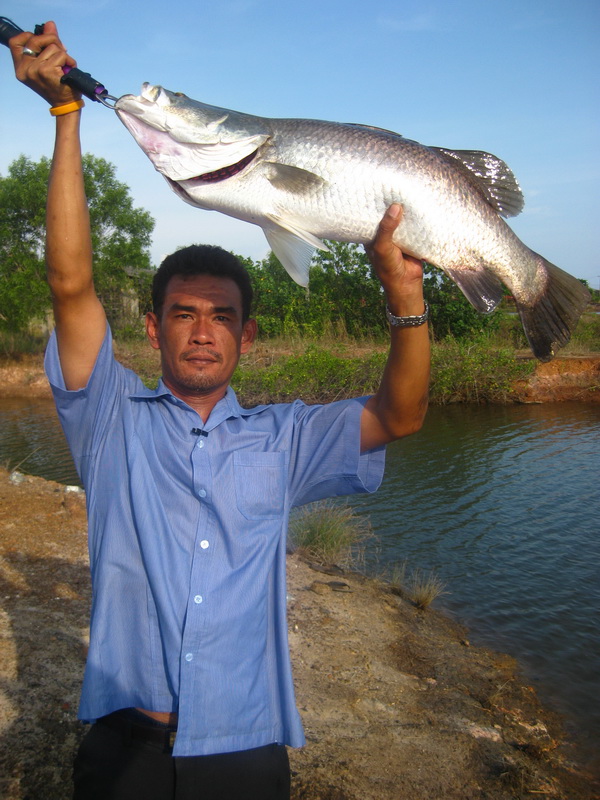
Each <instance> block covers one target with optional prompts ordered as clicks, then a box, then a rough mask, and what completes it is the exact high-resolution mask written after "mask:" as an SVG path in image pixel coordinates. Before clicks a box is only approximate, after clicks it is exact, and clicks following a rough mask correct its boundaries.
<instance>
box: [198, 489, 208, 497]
mask: <svg viewBox="0 0 600 800" xmlns="http://www.w3.org/2000/svg"><path fill="white" fill-rule="evenodd" d="M198 495H199V496H200V497H206V489H200V491H199V492H198Z"/></svg>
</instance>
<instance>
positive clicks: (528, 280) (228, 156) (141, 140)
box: [115, 84, 590, 361]
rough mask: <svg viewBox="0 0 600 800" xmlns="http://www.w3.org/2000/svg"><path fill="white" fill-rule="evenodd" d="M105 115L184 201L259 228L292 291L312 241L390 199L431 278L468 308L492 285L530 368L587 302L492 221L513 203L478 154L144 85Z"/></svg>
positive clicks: (511, 210)
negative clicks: (512, 307) (447, 281)
mask: <svg viewBox="0 0 600 800" xmlns="http://www.w3.org/2000/svg"><path fill="white" fill-rule="evenodd" d="M115 108H116V111H117V113H118V115H119V117H120V119H121V121H122V122H123V123H124V124H125V126H126V127H127V128H128V130H129V131H130V132H131V134H132V135H133V136H134V138H135V139H136V141H137V142H138V144H139V145H140V147H141V148H142V149H143V150H144V152H145V153H146V154H147V155H148V157H149V158H150V160H151V161H152V163H153V164H154V166H155V168H156V169H157V170H158V171H159V172H160V173H161V174H162V175H163V176H164V177H165V178H166V179H167V180H168V182H169V184H170V186H171V188H172V189H173V190H174V191H176V192H177V194H178V195H179V196H180V197H181V198H182V199H183V200H185V202H187V203H190V204H191V205H194V206H197V207H199V208H204V209H211V210H216V211H220V212H222V213H225V214H228V215H229V216H232V217H236V218H238V219H241V220H245V221H247V222H251V223H253V224H256V225H259V226H260V227H261V228H262V229H263V231H264V233H265V236H266V237H267V240H268V242H269V244H270V246H271V249H272V250H273V252H274V253H275V255H276V256H277V258H278V259H279V261H280V262H281V263H282V264H283V266H284V267H285V268H286V270H287V271H288V272H289V274H290V275H291V276H292V277H293V278H294V280H296V281H297V282H298V283H300V284H301V285H303V286H306V285H307V284H308V272H309V267H310V262H311V259H312V256H313V254H314V251H315V249H316V248H321V249H327V248H326V245H325V244H324V243H323V241H322V240H323V239H333V240H336V241H348V242H356V243H362V244H367V243H368V242H370V241H372V240H373V238H374V236H375V234H376V231H377V227H378V225H379V222H380V220H381V218H382V216H383V214H384V212H385V210H386V208H388V207H389V206H390V205H391V204H392V203H400V204H401V205H402V207H403V217H402V221H401V223H400V225H399V226H398V228H397V230H396V233H395V242H396V243H397V244H398V246H399V247H400V248H401V249H402V250H403V252H405V253H407V254H409V255H412V256H415V257H416V258H420V259H422V260H425V261H427V262H429V263H431V264H434V265H435V266H437V267H440V268H441V269H442V270H444V271H445V272H446V274H447V275H449V277H450V278H451V279H452V280H453V281H455V282H456V284H457V285H458V286H459V287H460V289H461V290H462V291H463V293H464V294H465V296H466V297H467V299H468V300H469V301H470V302H471V303H472V304H473V306H474V307H475V308H476V309H477V310H479V311H481V312H484V313H488V312H490V311H492V310H493V309H494V308H495V306H496V305H497V304H498V302H499V301H500V299H501V298H502V295H503V293H504V291H505V288H504V287H506V289H508V291H510V293H511V294H512V296H513V297H514V299H515V303H516V306H517V310H518V312H519V315H520V317H521V322H522V324H523V328H524V330H525V334H526V335H527V338H528V340H529V343H530V346H531V348H532V350H533V352H534V354H535V356H536V357H537V358H539V359H540V360H543V361H546V360H549V359H550V358H552V356H553V355H554V354H555V352H556V350H557V349H558V348H560V347H562V346H563V345H565V344H566V343H567V342H568V340H569V338H570V335H571V331H572V330H573V328H574V326H575V325H576V324H577V321H578V319H579V317H580V315H581V313H582V311H583V309H584V308H585V306H586V305H587V303H588V302H589V299H590V296H589V292H588V291H587V289H586V288H585V287H584V286H583V284H582V283H581V282H580V281H578V280H577V279H576V278H574V277H573V276H572V275H569V274H568V273H566V272H564V271H563V270H560V269H559V268H558V267H556V266H554V265H553V264H551V263H550V262H548V261H547V260H546V259H544V258H543V257H542V256H540V255H539V254H537V253H535V252H534V251H532V250H530V249H529V248H528V247H527V246H526V245H525V244H524V243H523V242H521V240H520V239H519V238H518V237H517V236H516V235H515V234H514V232H513V231H512V230H511V228H510V227H509V226H508V225H507V223H506V222H505V221H504V219H502V217H503V216H514V215H515V214H518V213H519V212H520V211H521V209H522V207H523V196H522V193H521V190H520V188H519V185H518V183H517V181H516V179H515V178H514V176H513V174H512V172H511V171H510V169H509V168H508V167H507V166H506V164H505V163H504V162H503V161H502V160H501V159H499V158H497V157H496V156H494V155H492V154H491V153H485V152H480V151H461V150H450V149H448V148H438V147H427V146H425V145H422V144H420V143H419V142H415V141H413V140H411V139H406V138H404V137H402V136H400V135H399V134H396V133H394V132H392V131H385V130H382V129H380V128H372V127H368V126H364V125H351V124H344V123H337V122H326V121H320V120H303V119H270V118H266V117H256V116H252V115H250V114H244V113H240V112H237V111H232V110H229V109H224V108H219V107H217V106H211V105H206V104H204V103H200V102H198V101H196V100H192V99H191V98H189V97H186V96H185V95H183V94H181V93H173V92H169V91H168V90H166V89H163V88H162V87H160V86H151V85H149V84H144V86H143V87H142V92H141V94H140V95H139V96H137V97H136V96H134V95H125V96H124V97H121V98H120V99H119V100H118V101H117V103H116V104H115Z"/></svg>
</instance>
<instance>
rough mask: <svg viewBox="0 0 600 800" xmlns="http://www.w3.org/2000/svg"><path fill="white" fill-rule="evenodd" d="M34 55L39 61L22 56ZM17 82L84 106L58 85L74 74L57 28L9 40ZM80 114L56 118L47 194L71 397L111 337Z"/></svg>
mask: <svg viewBox="0 0 600 800" xmlns="http://www.w3.org/2000/svg"><path fill="white" fill-rule="evenodd" d="M24 48H29V49H30V50H32V51H33V52H35V53H39V55H38V56H37V58H35V57H33V56H31V55H27V53H26V52H25V53H24V52H23V50H24ZM10 49H11V52H12V56H13V61H14V64H15V73H16V75H17V78H18V79H19V80H20V81H22V82H23V83H25V84H26V85H27V86H29V87H30V88H31V89H33V91H35V92H37V94H39V95H40V96H41V97H43V98H44V99H45V100H46V101H47V102H48V103H50V105H51V106H52V107H57V106H64V107H65V108H68V105H67V104H70V103H72V102H73V101H74V100H78V99H80V98H79V96H78V95H76V94H74V93H73V91H72V90H71V89H70V88H69V87H68V86H66V85H64V84H61V83H60V78H61V77H62V74H63V72H62V67H63V66H64V65H65V64H67V65H70V66H75V61H74V60H73V59H72V58H71V57H70V56H69V55H68V54H67V52H66V50H65V48H64V47H63V45H62V43H61V41H60V39H59V38H58V34H57V31H56V26H55V25H54V23H52V22H48V23H46V25H45V26H44V33H43V34H42V35H40V36H34V35H33V34H31V33H21V34H19V35H18V36H15V37H14V38H13V39H11V40H10ZM80 117H81V111H80V110H75V111H69V112H68V113H65V114H60V115H58V116H56V141H55V148H54V155H53V159H52V169H51V172H50V182H49V186H48V202H47V211H46V265H47V275H48V283H49V285H50V291H51V293H52V305H53V308H54V319H55V323H56V335H57V340H58V348H59V354H60V361H61V366H62V371H63V376H64V379H65V384H66V386H67V388H68V389H81V388H83V387H84V386H85V385H86V383H87V381H88V378H89V376H90V374H91V372H92V369H93V366H94V363H95V361H96V357H97V355H98V351H99V350H100V346H101V344H102V340H103V338H104V334H105V331H106V316H105V314H104V309H103V307H102V304H101V303H100V301H99V299H98V297H97V295H96V292H95V290H94V282H93V276H92V245H91V234H90V222H89V214H88V206H87V199H86V196H85V190H84V184H83V167H82V162H81V144H80V139H79V123H80Z"/></svg>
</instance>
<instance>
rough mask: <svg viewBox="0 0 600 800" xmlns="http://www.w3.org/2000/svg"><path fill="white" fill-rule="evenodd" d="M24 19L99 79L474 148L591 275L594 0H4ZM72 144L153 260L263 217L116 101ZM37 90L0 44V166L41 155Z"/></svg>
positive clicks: (534, 232) (251, 249) (574, 269)
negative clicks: (194, 171) (231, 202)
mask: <svg viewBox="0 0 600 800" xmlns="http://www.w3.org/2000/svg"><path fill="white" fill-rule="evenodd" d="M1 11H2V14H3V15H5V16H8V17H9V18H11V19H12V20H14V22H16V23H17V24H18V25H20V27H22V28H29V29H32V28H33V26H34V25H35V23H39V22H43V21H45V20H47V19H54V20H55V21H56V22H57V24H58V26H59V31H60V33H61V37H62V39H63V42H64V43H65V44H66V46H67V48H68V49H69V51H70V53H71V54H72V55H73V56H74V57H75V58H76V59H77V60H78V65H79V67H80V68H81V69H83V70H85V71H88V72H91V73H92V75H94V77H96V78H97V79H98V80H100V81H102V82H103V83H104V84H105V85H106V87H107V88H108V89H109V91H110V92H111V93H112V94H114V95H117V96H118V95H121V94H127V93H134V94H137V93H138V92H139V90H140V87H141V84H142V83H143V82H144V81H148V82H150V83H153V84H154V83H156V84H162V85H164V86H165V87H167V88H169V89H171V90H174V91H183V92H185V94H187V95H189V96H190V97H194V98H195V99H197V100H200V101H202V102H206V103H211V104H213V105H217V106H222V107H224V108H231V109H235V110H238V111H245V112H248V113H251V114H257V115H262V116H272V117H286V116H287V117H310V118H315V119H330V120H336V121H340V122H362V123H366V124H371V125H378V126H381V127H384V128H388V129H391V130H395V131H397V132H399V133H402V134H403V135H405V136H407V137H409V138H411V139H417V140H418V141H420V142H423V143H424V144H431V145H439V146H444V147H450V148H452V147H454V148H458V149H469V148H472V149H481V150H488V151H490V152H492V153H495V154H496V155H498V156H500V157H501V158H503V159H504V160H505V161H506V162H507V164H508V165H509V166H510V167H511V169H512V170H513V171H514V173H515V175H516V176H517V179H518V180H519V182H520V184H521V187H522V189H523V191H524V194H525V210H524V211H523V213H522V214H521V215H520V216H519V217H517V218H515V219H513V220H511V221H510V224H511V227H512V228H513V229H514V230H515V232H516V233H517V234H518V235H519V236H520V237H521V239H522V240H523V241H524V242H525V244H527V245H528V246H529V247H531V248H533V249H534V250H536V251H538V252H540V253H541V254H542V255H544V256H545V257H546V258H547V259H548V260H550V261H552V262H553V263H555V264H557V265H558V266H559V267H562V268H563V269H566V270H567V271H568V272H571V273H573V274H574V275H576V276H577V277H580V278H585V279H587V280H588V281H589V282H590V284H591V285H592V286H594V287H595V288H599V285H600V255H599V253H600V202H599V196H600V192H599V189H598V186H599V184H600V155H599V145H600V135H599V134H600V2H598V0H564V1H563V0H505V2H503V3H492V2H489V0H445V2H441V0H437V1H434V2H427V0H421V1H420V2H416V0H396V1H395V2H391V1H390V0H380V2H378V3H375V4H369V3H365V2H364V0H363V2H358V0H344V1H343V2H342V0H318V1H317V0H304V1H303V2H302V3H294V4H287V3H283V2H281V0H220V2H218V3H214V2H212V3H205V2H200V1H199V0H193V1H192V0H179V1H178V0H174V1H173V2H170V3H165V2H159V0H145V2H144V3H141V2H140V3H127V2H123V0H96V1H95V2H94V3H86V2H83V1H82V0H4V2H3V3H2V9H1ZM82 135H83V146H84V150H86V151H88V152H92V153H94V154H95V155H97V156H102V157H104V158H106V159H108V160H109V161H111V162H113V163H114V164H115V165H116V167H117V175H118V178H119V179H120V180H121V181H123V182H124V183H126V184H127V185H128V186H129V187H130V189H131V193H132V195H133V198H134V202H135V204H136V205H137V206H141V207H143V208H146V209H147V210H149V211H150V213H151V214H152V215H153V217H154V218H155V220H156V229H155V233H154V242H153V247H152V256H153V259H154V261H155V262H156V263H157V262H158V261H160V259H161V258H162V256H163V255H165V254H167V253H169V252H171V251H172V250H173V249H175V248H176V247H177V246H179V245H185V244H189V243H191V242H212V243H216V244H220V245H222V246H224V247H226V248H228V249H231V250H234V251H235V252H238V253H240V254H242V255H247V256H250V257H252V258H256V259H258V258H262V257H263V256H265V255H266V253H267V250H268V248H267V244H266V240H265V239H264V237H263V234H262V231H261V230H260V229H259V228H257V227H255V226H253V225H249V224H247V223H243V222H238V221H236V220H232V219H230V218H228V217H225V216H223V215H220V214H216V213H215V212H206V211H201V210H199V209H195V208H192V207H190V206H187V205H186V204H185V203H183V202H182V201H181V200H179V199H178V198H177V197H176V195H175V194H174V193H173V192H171V191H170V189H169V188H168V186H167V184H166V182H165V181H164V179H163V178H162V177H161V176H160V175H158V173H156V172H155V171H154V170H153V167H152V165H151V164H150V162H149V161H148V159H147V158H146V156H145V155H144V154H143V153H142V151H141V150H140V149H139V148H138V146H137V145H136V144H135V142H134V140H133V138H132V137H131V136H130V135H129V134H128V133H127V131H126V130H125V128H124V127H123V126H122V125H121V123H120V122H119V120H118V119H117V118H116V115H114V113H113V112H111V111H109V110H108V109H106V108H103V107H101V106H100V105H98V104H92V103H88V105H87V107H86V109H85V111H84V122H83V134H82ZM52 139H53V121H52V119H51V118H50V115H49V114H48V110H47V106H46V105H45V104H44V103H43V102H42V101H40V100H39V99H38V98H37V97H36V96H35V95H33V94H32V93H31V92H30V91H29V90H27V89H26V88H25V87H23V86H21V85H20V84H18V83H17V81H16V80H15V79H14V77H13V73H12V65H11V61H10V57H9V53H8V51H7V50H6V49H5V48H2V49H1V51H0V174H6V170H7V167H8V165H9V164H10V162H11V161H13V160H14V159H15V158H16V157H18V156H19V155H20V154H21V153H24V154H26V155H27V156H29V157H31V158H34V159H37V158H39V157H40V156H41V155H50V154H51V148H52Z"/></svg>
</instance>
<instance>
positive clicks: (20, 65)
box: [8, 22, 81, 106]
mask: <svg viewBox="0 0 600 800" xmlns="http://www.w3.org/2000/svg"><path fill="white" fill-rule="evenodd" d="M8 44H9V47H10V51H11V53H12V57H13V63H14V65H15V74H16V76H17V78H18V79H19V80H20V81H21V83H24V84H25V85H26V86H29V88H30V89H33V91H34V92H36V93H37V94H39V95H40V97H43V98H44V100H46V101H47V102H48V103H50V105H51V106H59V105H64V104H66V103H70V102H72V101H73V100H79V98H80V97H81V95H80V94H78V93H77V92H74V91H73V89H71V87H70V86H67V85H66V84H65V83H61V82H60V79H61V78H62V76H63V70H62V68H63V67H64V66H68V67H75V66H77V63H76V61H75V59H73V58H71V56H70V55H69V54H68V53H67V51H66V50H65V48H64V46H63V43H62V42H61V40H60V39H59V37H58V31H57V30H56V25H55V24H54V22H47V23H46V24H45V25H44V33H42V34H40V35H39V36H35V35H34V34H33V33H30V32H28V31H24V32H23V33H19V34H18V35H17V36H13V38H12V39H10V40H9V43H8ZM25 48H27V49H28V50H32V51H33V52H34V53H38V54H39V55H38V56H37V57H35V56H32V55H29V54H28V53H27V52H26V51H25ZM24 51H25V52H24Z"/></svg>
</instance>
